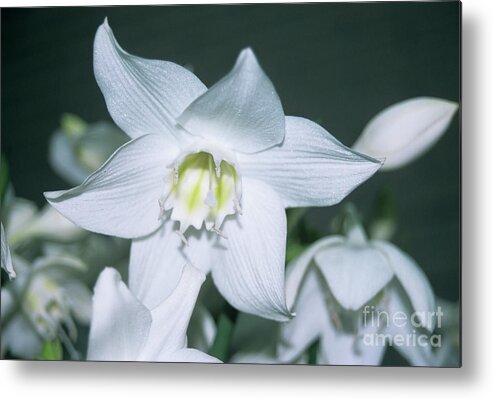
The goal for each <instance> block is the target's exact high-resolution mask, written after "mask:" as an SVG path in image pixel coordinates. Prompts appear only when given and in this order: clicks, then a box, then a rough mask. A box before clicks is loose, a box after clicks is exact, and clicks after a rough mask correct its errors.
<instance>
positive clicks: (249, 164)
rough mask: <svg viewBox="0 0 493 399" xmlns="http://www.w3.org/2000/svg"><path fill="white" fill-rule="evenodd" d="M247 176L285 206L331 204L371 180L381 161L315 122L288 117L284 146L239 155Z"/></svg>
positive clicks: (242, 168)
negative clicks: (272, 191)
mask: <svg viewBox="0 0 493 399" xmlns="http://www.w3.org/2000/svg"><path fill="white" fill-rule="evenodd" d="M238 162H239V164H240V166H241V171H242V173H243V175H244V176H250V177H252V178H255V179H260V180H263V181H265V182H266V183H268V184H269V185H270V186H271V187H273V188H274V189H275V190H276V191H277V192H278V193H279V195H280V196H281V197H282V199H283V202H284V205H285V206H286V207H300V206H327V205H333V204H336V203H338V202H340V201H341V200H342V199H343V198H344V197H345V196H346V195H348V194H349V193H350V192H351V191H353V190H354V189H355V188H356V187H358V186H359V185H360V184H361V183H363V182H364V181H365V180H367V179H368V178H369V177H370V176H372V175H373V174H374V173H375V172H376V171H377V170H378V169H379V168H380V167H381V163H380V161H377V160H376V159H372V158H370V157H368V156H365V155H362V154H358V153H357V152H355V151H353V150H351V149H349V148H347V147H346V146H344V145H343V144H341V143H340V142H339V141H337V140H336V139H335V138H334V137H333V136H332V135H331V134H330V133H329V132H327V131H326V130H325V129H324V128H322V127H321V126H319V125H317V124H316V123H314V122H312V121H310V120H308V119H304V118H298V117H293V116H288V117H286V137H285V139H284V141H283V142H282V144H280V145H279V146H276V147H273V148H270V149H268V150H266V151H262V152H259V153H256V154H239V155H238Z"/></svg>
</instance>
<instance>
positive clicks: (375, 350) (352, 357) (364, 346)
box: [317, 315, 386, 366]
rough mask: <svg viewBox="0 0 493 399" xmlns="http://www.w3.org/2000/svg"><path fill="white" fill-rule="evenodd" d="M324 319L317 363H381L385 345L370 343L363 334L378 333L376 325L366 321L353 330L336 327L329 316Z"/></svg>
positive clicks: (371, 334)
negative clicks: (365, 323)
mask: <svg viewBox="0 0 493 399" xmlns="http://www.w3.org/2000/svg"><path fill="white" fill-rule="evenodd" d="M354 316H359V315H354ZM325 321H326V323H325V325H324V326H323V331H324V333H323V334H322V337H321V339H320V349H319V358H318V359H317V363H318V364H331V365H353V366H354V365H362V366H363V365H367V366H378V365H380V364H381V363H382V359H383V355H384V354H385V349H386V345H385V344H383V345H372V342H371V341H370V339H369V338H367V339H366V340H365V336H368V337H374V336H375V334H378V333H380V331H379V329H378V326H376V325H371V324H370V323H368V324H367V325H366V326H365V325H362V326H360V328H359V329H357V330H353V329H351V328H349V329H345V327H339V328H337V327H336V325H335V324H334V323H333V322H332V320H331V319H330V318H326V319H325Z"/></svg>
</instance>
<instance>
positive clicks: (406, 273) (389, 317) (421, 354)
mask: <svg viewBox="0 0 493 399" xmlns="http://www.w3.org/2000/svg"><path fill="white" fill-rule="evenodd" d="M286 290H287V301H288V306H290V307H291V309H293V311H294V312H296V317H295V318H294V319H293V320H292V321H290V322H288V323H285V324H282V325H281V326H280V337H279V341H278V342H279V344H278V346H277V358H278V361H279V362H281V363H284V362H289V361H295V360H296V359H297V358H298V357H299V356H300V355H301V354H302V353H303V352H304V351H305V350H306V349H307V348H308V346H310V345H311V344H312V343H313V342H314V341H316V340H317V339H318V340H319V349H318V363H321V364H352V365H379V364H380V363H381V361H382V358H383V354H384V352H385V348H386V346H387V345H388V344H389V342H388V341H389V340H393V339H395V342H393V346H394V347H395V349H397V350H398V351H399V352H400V353H401V354H402V355H403V356H404V357H405V358H406V359H407V360H408V361H409V362H410V363H411V364H412V365H430V363H429V356H428V355H429V353H431V352H430V351H431V346H430V344H429V342H427V345H425V344H424V343H423V345H422V346H420V345H419V343H417V344H416V342H415V341H416V339H415V338H414V337H417V336H421V335H424V336H425V337H429V334H430V333H431V332H432V331H433V330H434V324H435V322H436V319H435V318H434V317H432V316H433V315H435V313H433V312H435V299H434V294H433V291H432V288H431V286H430V283H429V282H428V279H427V278H426V275H425V274H424V272H423V271H422V270H421V269H420V268H419V266H418V265H417V264H416V262H415V261H414V260H412V259H411V258H410V257H409V256H408V255H407V254H405V253H404V252H402V251H401V250H400V249H398V248H397V247H396V246H395V245H393V244H391V243H389V242H386V241H380V240H368V239H367V238H366V235H365V233H364V231H363V229H362V227H361V226H360V225H359V224H355V225H353V226H352V227H351V228H350V229H349V231H348V234H347V236H346V237H344V236H330V237H327V238H323V239H321V240H319V241H317V242H315V243H314V244H313V245H311V246H310V247H309V248H308V249H307V250H306V251H305V252H304V253H303V254H302V255H301V256H300V257H298V258H297V259H295V260H294V261H293V262H292V263H291V264H290V265H288V269H287V282H286ZM377 316H380V318H379V319H378V318H377ZM399 317H400V319H399ZM404 318H405V319H406V322H404V321H403V319H404ZM396 320H397V321H396ZM397 336H399V338H396V337H397ZM408 336H409V337H410V338H409V339H411V340H412V342H411V343H409V342H410V341H409V342H408V341H406V339H408ZM401 337H403V338H401ZM402 339H404V342H401V340H402ZM423 340H424V339H421V341H423ZM397 341H399V342H397Z"/></svg>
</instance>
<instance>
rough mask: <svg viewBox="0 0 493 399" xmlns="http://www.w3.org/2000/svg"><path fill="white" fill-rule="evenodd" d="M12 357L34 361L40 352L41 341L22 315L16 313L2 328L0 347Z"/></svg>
mask: <svg viewBox="0 0 493 399" xmlns="http://www.w3.org/2000/svg"><path fill="white" fill-rule="evenodd" d="M3 346H5V348H6V349H7V350H8V351H9V352H10V353H11V354H12V355H14V356H16V357H20V358H23V359H34V358H35V357H36V356H37V355H39V353H40V352H41V348H42V347H43V340H42V339H41V337H40V336H39V335H38V334H37V333H36V331H35V330H34V328H33V326H32V325H31V324H30V323H29V321H28V320H27V319H26V317H25V316H24V314H23V313H18V314H16V315H15V316H13V317H12V319H10V321H9V322H8V323H7V325H3V326H2V347H3Z"/></svg>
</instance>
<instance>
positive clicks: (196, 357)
mask: <svg viewBox="0 0 493 399" xmlns="http://www.w3.org/2000/svg"><path fill="white" fill-rule="evenodd" d="M156 360H158V361H162V362H171V363H222V362H221V361H220V360H219V359H216V358H215V357H213V356H210V355H208V354H206V353H204V352H201V351H198V350H197V349H189V348H185V349H180V350H178V351H176V352H174V353H170V354H166V355H164V356H162V357H159V358H158V359H156Z"/></svg>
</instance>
